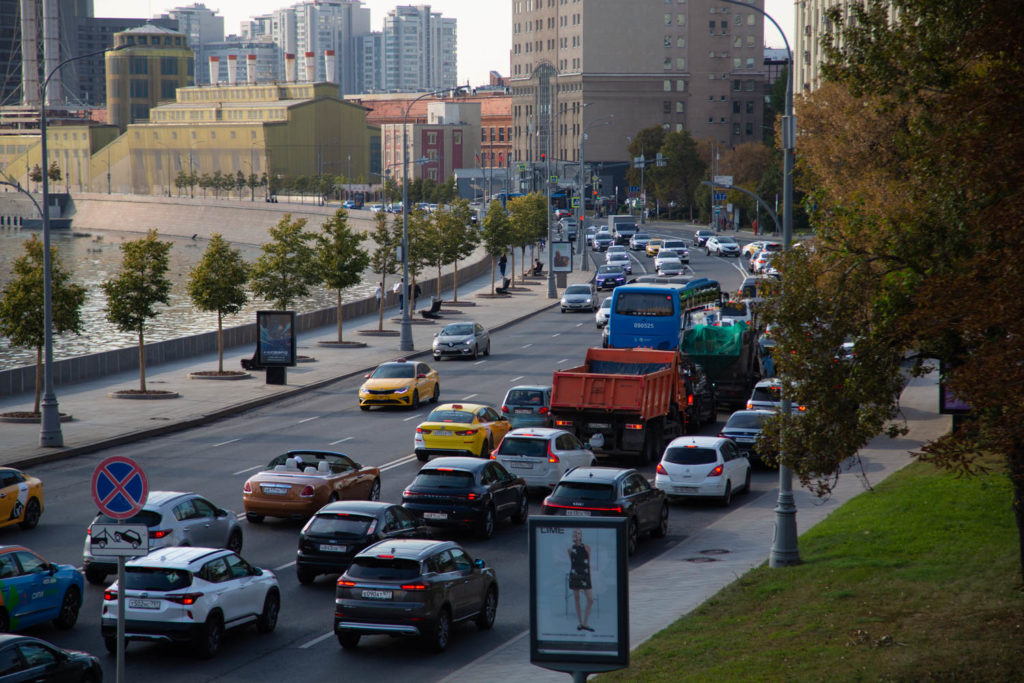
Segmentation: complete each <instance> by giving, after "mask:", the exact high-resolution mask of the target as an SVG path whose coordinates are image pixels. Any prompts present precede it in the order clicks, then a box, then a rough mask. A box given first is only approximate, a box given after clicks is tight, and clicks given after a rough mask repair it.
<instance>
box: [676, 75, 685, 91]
mask: <svg viewBox="0 0 1024 683" xmlns="http://www.w3.org/2000/svg"><path fill="white" fill-rule="evenodd" d="M676 92H686V80H685V79H683V78H677V79H676Z"/></svg>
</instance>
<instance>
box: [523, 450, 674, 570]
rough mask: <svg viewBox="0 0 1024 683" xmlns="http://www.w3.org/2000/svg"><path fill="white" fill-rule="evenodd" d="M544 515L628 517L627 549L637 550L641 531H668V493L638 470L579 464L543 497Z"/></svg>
mask: <svg viewBox="0 0 1024 683" xmlns="http://www.w3.org/2000/svg"><path fill="white" fill-rule="evenodd" d="M543 514H545V515H562V516H566V517H591V516H597V517H626V518H627V519H629V530H628V532H627V539H628V543H627V549H628V551H629V554H630V555H632V554H633V553H634V552H636V548H637V544H638V543H639V540H640V534H643V533H647V532H650V534H651V536H653V537H655V538H662V537H664V536H665V534H667V533H668V502H667V501H666V499H665V492H664V491H661V490H659V489H656V488H654V487H652V486H651V484H650V482H648V481H647V479H646V478H645V477H644V476H643V475H642V474H640V473H639V472H637V471H636V470H635V469H620V468H617V467H578V468H576V469H574V470H571V471H569V472H567V473H566V474H565V476H563V477H562V479H561V480H560V481H559V482H558V484H557V485H556V486H555V490H554V491H552V492H551V495H549V496H548V497H547V498H545V499H544V507H543Z"/></svg>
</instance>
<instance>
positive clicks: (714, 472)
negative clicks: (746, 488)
mask: <svg viewBox="0 0 1024 683" xmlns="http://www.w3.org/2000/svg"><path fill="white" fill-rule="evenodd" d="M724 471H725V466H724V465H715V469H713V470H711V471H710V472H708V476H709V477H720V476H722V472H724Z"/></svg>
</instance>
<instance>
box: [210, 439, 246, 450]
mask: <svg viewBox="0 0 1024 683" xmlns="http://www.w3.org/2000/svg"><path fill="white" fill-rule="evenodd" d="M241 440H242V437H238V438H237V439H228V440H227V441H221V442H220V443H215V444H213V445H212V446H210V448H216V447H217V446H227V445H228V444H229V443H234V442H236V441H241Z"/></svg>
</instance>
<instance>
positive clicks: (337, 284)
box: [316, 209, 370, 342]
mask: <svg viewBox="0 0 1024 683" xmlns="http://www.w3.org/2000/svg"><path fill="white" fill-rule="evenodd" d="M365 239H366V235H364V234H363V233H360V232H355V231H354V230H352V228H350V227H349V225H348V212H347V211H345V210H344V209H338V210H337V211H335V212H334V216H332V217H331V218H329V219H328V220H326V221H324V224H323V225H322V226H321V227H320V232H319V233H318V234H317V236H316V247H317V248H316V269H317V274H318V277H319V279H320V282H321V283H322V284H324V285H325V286H327V287H328V288H330V289H333V290H334V291H335V293H336V294H337V302H338V341H339V342H341V341H344V340H343V339H342V336H341V332H342V330H341V327H342V325H341V323H342V315H341V293H342V292H343V291H344V290H346V289H348V288H349V287H351V286H352V285H356V284H359V282H361V281H362V279H363V271H365V270H366V267H367V266H368V265H369V264H370V255H369V254H368V253H367V252H366V250H365V249H363V247H362V243H363V240H365Z"/></svg>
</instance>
